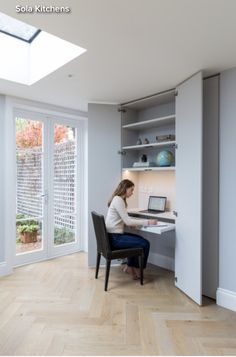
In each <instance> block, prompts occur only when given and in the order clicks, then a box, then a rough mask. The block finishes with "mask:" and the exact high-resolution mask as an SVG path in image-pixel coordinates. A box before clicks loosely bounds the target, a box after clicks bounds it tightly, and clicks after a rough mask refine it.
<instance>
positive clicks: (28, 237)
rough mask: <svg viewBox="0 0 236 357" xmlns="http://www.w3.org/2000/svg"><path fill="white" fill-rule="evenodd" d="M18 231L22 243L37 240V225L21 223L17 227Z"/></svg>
mask: <svg viewBox="0 0 236 357" xmlns="http://www.w3.org/2000/svg"><path fill="white" fill-rule="evenodd" d="M30 223H31V222H30ZM17 230H18V232H19V233H20V239H21V242H22V243H33V242H37V234H38V230H39V225H38V224H36V223H34V224H32V223H31V224H29V223H28V224H27V223H26V224H22V225H20V226H18V228H17Z"/></svg>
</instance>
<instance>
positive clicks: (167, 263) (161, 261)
mask: <svg viewBox="0 0 236 357" xmlns="http://www.w3.org/2000/svg"><path fill="white" fill-rule="evenodd" d="M148 263H151V264H154V265H158V266H159V267H161V268H165V269H168V270H171V271H174V270H175V260H174V258H171V257H167V256H165V255H160V254H156V253H149V258H148Z"/></svg>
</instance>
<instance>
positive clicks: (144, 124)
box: [122, 115, 175, 130]
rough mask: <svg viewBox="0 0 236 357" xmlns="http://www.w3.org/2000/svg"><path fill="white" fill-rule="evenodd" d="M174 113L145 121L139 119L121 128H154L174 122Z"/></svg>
mask: <svg viewBox="0 0 236 357" xmlns="http://www.w3.org/2000/svg"><path fill="white" fill-rule="evenodd" d="M174 122H175V115H168V116H165V117H161V118H155V119H150V120H145V121H139V122H135V123H132V124H127V125H123V126H122V128H123V129H130V130H139V129H141V128H156V127H159V126H162V125H170V124H174Z"/></svg>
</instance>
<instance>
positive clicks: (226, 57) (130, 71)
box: [0, 0, 236, 111]
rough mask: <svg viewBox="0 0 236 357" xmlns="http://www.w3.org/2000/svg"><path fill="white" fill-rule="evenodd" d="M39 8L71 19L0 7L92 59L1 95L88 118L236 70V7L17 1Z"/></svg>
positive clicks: (3, 85)
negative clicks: (106, 107) (90, 108)
mask: <svg viewBox="0 0 236 357" xmlns="http://www.w3.org/2000/svg"><path fill="white" fill-rule="evenodd" d="M39 4H43V5H49V6H50V5H53V6H69V7H70V8H71V13H70V14H45V13H41V14H39V13H37V14H36V13H34V14H30V13H28V14H22V13H21V14H18V13H16V6H17V5H19V1H15V0H9V1H6V0H0V11H1V12H4V13H6V14H7V15H10V16H13V17H15V18H17V19H20V20H21V21H25V22H27V23H29V24H31V25H33V26H35V27H37V28H40V29H42V30H44V31H47V32H49V33H51V34H53V35H56V36H58V37H60V38H62V39H64V40H67V41H70V42H72V43H74V44H77V45H78V46H81V47H83V48H86V49H87V52H86V53H84V54H83V55H82V56H80V57H78V58H77V59H74V60H73V61H71V62H70V63H68V64H66V65H64V66H63V67H61V68H59V69H58V70H56V71H55V72H53V73H52V74H50V75H48V76H47V77H45V78H43V79H42V80H40V81H39V82H37V83H35V84H33V85H31V86H26V85H21V84H16V83H13V82H9V81H6V80H0V92H1V93H5V94H9V95H14V96H19V97H24V98H28V99H33V100H38V101H42V102H46V103H51V104H55V105H62V106H65V107H69V108H72V109H79V110H85V111H86V110H87V103H88V102H103V103H104V102H105V103H121V102H126V101H129V100H132V99H134V98H139V97H143V96H146V95H149V94H152V93H156V92H159V91H163V90H166V89H169V88H173V87H175V86H176V85H177V84H178V83H180V82H181V81H183V80H184V79H185V78H187V77H189V76H190V75H191V74H193V73H195V72H197V71H199V70H204V74H205V75H210V74H214V73H217V72H219V71H222V70H225V69H228V68H231V67H234V66H236V46H235V34H236V21H235V13H236V1H235V0H227V1H226V0H128V1H127V0H60V1H59V0H54V1H53V2H52V1H48V0H45V1H40V0H38V1H30V0H27V1H25V0H21V1H20V5H22V6H24V5H28V6H34V5H39ZM44 56H47V53H45V54H44ZM68 75H72V76H70V77H68Z"/></svg>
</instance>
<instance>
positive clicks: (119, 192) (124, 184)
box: [108, 179, 134, 207]
mask: <svg viewBox="0 0 236 357" xmlns="http://www.w3.org/2000/svg"><path fill="white" fill-rule="evenodd" d="M130 187H134V183H133V182H132V181H130V180H127V179H125V180H122V181H121V182H120V183H119V185H118V186H117V188H116V189H115V191H114V192H113V194H112V196H111V198H110V199H109V201H108V207H109V206H110V204H111V201H112V200H113V198H114V197H115V196H124V195H125V194H126V190H127V189H128V188H130ZM124 201H125V206H126V207H127V202H126V198H124Z"/></svg>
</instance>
